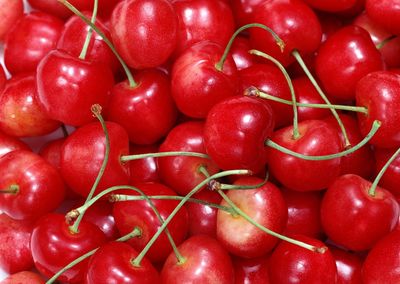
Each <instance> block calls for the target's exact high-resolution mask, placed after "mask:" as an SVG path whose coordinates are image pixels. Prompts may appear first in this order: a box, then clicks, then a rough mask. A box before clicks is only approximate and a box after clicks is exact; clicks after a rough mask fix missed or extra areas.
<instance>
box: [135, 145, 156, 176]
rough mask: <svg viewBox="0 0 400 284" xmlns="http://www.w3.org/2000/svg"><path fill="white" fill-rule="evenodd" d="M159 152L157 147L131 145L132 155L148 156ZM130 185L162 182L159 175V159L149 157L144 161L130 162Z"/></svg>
mask: <svg viewBox="0 0 400 284" xmlns="http://www.w3.org/2000/svg"><path fill="white" fill-rule="evenodd" d="M156 152H158V146H157V145H146V146H140V145H131V146H130V154H131V155H134V154H147V153H156ZM129 168H130V183H131V184H136V183H142V182H151V181H155V182H157V181H160V177H159V173H158V163H157V158H153V157H149V158H144V159H138V160H132V161H129Z"/></svg>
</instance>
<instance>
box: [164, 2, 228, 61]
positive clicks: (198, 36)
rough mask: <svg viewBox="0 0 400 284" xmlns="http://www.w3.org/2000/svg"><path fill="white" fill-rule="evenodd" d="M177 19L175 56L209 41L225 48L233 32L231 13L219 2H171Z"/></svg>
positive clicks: (226, 6)
mask: <svg viewBox="0 0 400 284" xmlns="http://www.w3.org/2000/svg"><path fill="white" fill-rule="evenodd" d="M171 2H172V5H173V6H174V10H175V11H176V14H177V17H178V32H177V46H176V49H175V52H174V54H175V56H177V55H179V54H181V53H182V52H183V51H184V50H185V49H187V48H189V47H190V46H192V45H193V44H195V43H197V42H200V41H204V40H209V41H212V42H215V43H217V44H218V45H220V46H225V45H226V44H227V43H228V41H229V39H230V37H231V35H232V34H233V32H234V28H235V23H234V19H233V15H232V11H231V9H230V7H229V6H228V4H227V3H224V1H221V0H172V1H171Z"/></svg>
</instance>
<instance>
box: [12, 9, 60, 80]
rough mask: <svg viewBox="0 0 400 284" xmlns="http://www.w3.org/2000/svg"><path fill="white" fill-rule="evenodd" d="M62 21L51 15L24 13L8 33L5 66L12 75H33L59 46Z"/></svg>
mask: <svg viewBox="0 0 400 284" xmlns="http://www.w3.org/2000/svg"><path fill="white" fill-rule="evenodd" d="M62 29H63V22H62V21H61V20H60V19H58V18H56V17H54V16H51V15H49V14H46V13H43V12H38V11H33V12H30V13H28V14H25V15H24V16H23V17H22V18H21V19H20V20H19V21H18V22H17V23H16V25H15V26H13V27H12V29H11V30H10V31H9V32H8V34H7V38H6V40H5V43H4V63H5V66H6V67H7V70H8V71H9V72H10V73H11V74H16V73H21V72H34V71H36V66H37V65H38V63H39V62H40V60H41V59H42V58H43V57H44V56H45V55H46V54H47V53H48V52H49V51H51V50H52V49H54V48H55V47H56V44H57V40H58V38H59V37H60V34H61V31H62Z"/></svg>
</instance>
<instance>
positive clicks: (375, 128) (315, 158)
mask: <svg viewBox="0 0 400 284" xmlns="http://www.w3.org/2000/svg"><path fill="white" fill-rule="evenodd" d="M380 126H381V122H380V121H378V120H375V121H374V123H373V124H372V128H371V130H370V132H369V133H368V134H367V135H366V136H365V137H364V139H363V140H361V141H360V142H359V143H358V144H357V145H355V146H353V147H351V148H349V149H346V150H345V151H342V152H339V153H335V154H331V155H323V156H308V155H303V154H300V153H297V152H294V151H292V150H289V149H287V148H285V147H282V146H280V145H278V144H276V143H275V142H273V141H272V140H267V141H266V142H265V145H266V146H269V147H271V148H274V149H276V150H278V151H281V152H282V153H285V154H288V155H291V156H294V157H296V158H300V159H303V160H309V161H323V160H330V159H335V158H340V157H343V156H346V155H348V154H351V153H353V152H355V151H357V150H358V149H360V148H361V147H363V146H364V145H365V144H367V143H368V141H369V140H371V138H372V137H373V136H374V135H375V133H376V132H377V131H378V129H379V127H380Z"/></svg>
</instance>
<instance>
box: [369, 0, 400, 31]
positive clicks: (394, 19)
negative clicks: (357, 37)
mask: <svg viewBox="0 0 400 284" xmlns="http://www.w3.org/2000/svg"><path fill="white" fill-rule="evenodd" d="M397 4H398V2H397V1H396V0H385V1H375V0H366V1H365V11H366V12H367V15H368V16H369V17H370V18H371V20H373V21H374V22H375V23H377V24H378V25H380V26H382V27H383V28H384V29H386V30H387V31H388V32H389V33H391V34H396V35H398V34H400V22H399V20H400V17H399V15H400V7H398V6H397Z"/></svg>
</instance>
